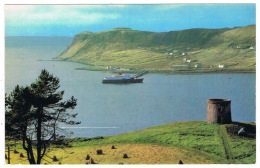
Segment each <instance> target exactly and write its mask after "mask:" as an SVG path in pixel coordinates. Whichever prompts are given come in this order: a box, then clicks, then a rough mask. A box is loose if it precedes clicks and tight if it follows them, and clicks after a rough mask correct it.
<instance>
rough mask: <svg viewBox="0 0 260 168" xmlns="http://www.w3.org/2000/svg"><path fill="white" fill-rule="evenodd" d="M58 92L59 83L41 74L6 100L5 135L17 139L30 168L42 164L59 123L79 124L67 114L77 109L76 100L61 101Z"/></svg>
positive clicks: (72, 114) (51, 77) (45, 74)
mask: <svg viewBox="0 0 260 168" xmlns="http://www.w3.org/2000/svg"><path fill="white" fill-rule="evenodd" d="M59 88H60V85H59V79H58V78H57V77H54V76H53V75H52V74H50V73H49V72H47V71H46V70H42V71H41V74H40V75H39V77H38V78H37V80H36V81H35V82H34V83H32V84H31V85H30V86H27V87H20V86H19V85H18V86H16V88H15V89H14V91H13V92H11V93H10V95H8V96H6V135H9V136H11V137H14V135H19V137H20V138H21V139H22V141H23V148H24V149H25V150H26V153H27V158H28V161H29V163H30V164H41V160H42V158H43V157H44V155H45V153H46V149H47V144H48V143H49V142H50V141H51V140H52V139H53V138H55V137H56V132H55V130H56V128H57V127H58V123H65V124H69V125H76V124H80V122H76V121H73V120H71V119H73V118H75V117H76V116H77V114H74V113H70V111H68V109H74V108H75V107H76V105H77V100H76V99H75V98H74V97H73V96H72V97H71V98H70V99H69V100H67V101H62V99H63V95H64V91H59V90H58V89H59ZM34 142H35V144H36V145H35V146H36V155H35V154H34V150H33V148H34V145H33V143H34ZM35 156H36V158H35Z"/></svg>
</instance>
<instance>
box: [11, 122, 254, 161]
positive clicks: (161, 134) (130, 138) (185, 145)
mask: <svg viewBox="0 0 260 168" xmlns="http://www.w3.org/2000/svg"><path fill="white" fill-rule="evenodd" d="M227 127H228V128H230V127H233V125H232V124H230V125H217V124H208V123H207V122H204V121H190V122H179V123H170V124H165V125H161V126H156V127H151V128H147V129H144V130H140V131H136V132H131V133H125V134H121V135H117V136H110V137H104V138H101V139H99V138H96V139H87V138H75V139H68V142H69V143H70V144H71V145H72V147H70V148H68V147H64V148H55V147H54V146H53V147H51V148H50V150H49V152H48V156H50V157H52V156H54V155H56V156H57V157H58V158H62V157H63V161H62V163H70V161H71V163H78V164H81V163H83V161H84V158H82V156H84V157H85V155H86V152H87V151H92V153H94V149H97V148H102V149H108V148H109V146H111V145H116V146H119V145H120V148H122V149H121V151H122V152H127V149H126V147H125V148H124V146H129V145H133V148H134V147H136V146H138V145H142V146H141V147H143V148H144V150H143V151H141V152H147V151H145V149H148V147H151V146H152V145H159V146H161V147H162V148H163V150H164V151H172V150H174V151H179V152H177V153H180V156H178V155H177V156H176V157H177V158H178V157H179V158H185V159H186V160H185V161H186V162H187V163H203V164H205V163H213V164H228V163H234V164H254V163H255V161H256V140H255V138H245V137H238V136H237V135H230V134H229V133H228V132H227V131H226V128H227ZM147 145H148V146H147ZM141 147H140V148H141ZM157 147H158V146H157ZM16 148H17V150H18V151H23V149H22V148H21V145H18V146H17V147H16ZM143 148H142V149H143ZM227 148H228V149H227ZM136 149H139V148H136ZM156 149H157V148H156ZM149 150H151V149H150V148H149ZM132 152H134V151H132ZM69 153H73V155H72V154H71V155H70V154H69ZM148 153H149V151H148ZM175 153H176V152H175ZM106 155H107V157H110V161H109V158H106V157H105V156H103V158H97V159H99V162H100V163H109V164H110V163H115V162H116V161H118V160H116V161H114V162H113V157H112V158H111V156H110V155H116V154H115V153H114V154H113V153H107V154H106ZM133 155H134V154H133ZM146 155H147V153H146ZM188 155H190V160H189V159H188V158H189V157H187V156H188ZM227 155H228V156H229V157H227ZM195 156H196V159H195V158H194V157H195ZM230 156H231V157H230ZM64 157H66V158H67V159H65V158H64ZM167 157H168V155H167V156H165V158H167ZM46 159H47V160H48V161H49V162H51V160H50V158H49V159H48V158H46ZM82 159H83V160H82ZM136 159H137V158H136ZM136 159H135V158H134V157H132V160H129V163H141V161H138V160H136ZM199 160H200V161H199ZM130 161H131V162H130ZM15 162H16V163H17V162H20V163H24V162H22V161H21V160H19V158H17V157H16V159H15V160H13V163H15ZM143 163H144V164H145V162H143ZM147 163H150V160H147ZM151 163H152V162H151ZM156 163H157V162H156ZM159 163H160V161H159ZM161 163H176V160H168V161H167V160H164V161H163V160H161Z"/></svg>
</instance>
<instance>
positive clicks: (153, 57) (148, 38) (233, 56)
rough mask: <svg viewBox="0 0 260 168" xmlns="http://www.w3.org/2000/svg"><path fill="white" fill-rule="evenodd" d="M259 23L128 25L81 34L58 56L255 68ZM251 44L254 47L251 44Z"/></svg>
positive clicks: (96, 61) (90, 60)
mask: <svg viewBox="0 0 260 168" xmlns="http://www.w3.org/2000/svg"><path fill="white" fill-rule="evenodd" d="M255 29H256V26H255V25H251V26H246V27H237V28H232V29H229V28H224V29H189V30H182V31H170V32H162V33H157V32H147V31H137V30H132V29H128V28H117V29H112V30H110V31H105V32H98V33H91V32H82V33H79V34H77V35H76V36H75V37H74V39H73V42H72V43H71V45H70V46H69V47H68V48H67V49H66V50H65V51H63V52H62V53H61V54H60V56H59V57H58V58H59V59H61V60H69V61H75V62H81V63H88V64H99V65H110V66H131V67H139V68H140V67H143V68H152V67H153V68H154V67H156V68H161V69H165V68H166V69H167V68H171V65H173V64H183V59H184V57H185V58H186V59H191V60H193V61H191V62H193V63H196V64H202V65H204V66H215V65H217V64H222V63H226V64H228V66H229V68H238V69H239V68H255V43H256V39H255V37H256V30H255ZM250 47H251V48H250Z"/></svg>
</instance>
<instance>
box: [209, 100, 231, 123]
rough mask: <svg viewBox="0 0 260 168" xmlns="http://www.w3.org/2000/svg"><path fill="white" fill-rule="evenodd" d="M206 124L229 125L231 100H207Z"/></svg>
mask: <svg viewBox="0 0 260 168" xmlns="http://www.w3.org/2000/svg"><path fill="white" fill-rule="evenodd" d="M207 122H208V123H217V124H229V123H231V122H232V119H231V100H229V99H208V113H207Z"/></svg>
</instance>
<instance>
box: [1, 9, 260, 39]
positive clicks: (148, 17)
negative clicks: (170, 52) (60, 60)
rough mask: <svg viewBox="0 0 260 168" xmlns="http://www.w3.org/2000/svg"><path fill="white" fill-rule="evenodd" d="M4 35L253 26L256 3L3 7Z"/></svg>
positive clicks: (55, 34)
mask: <svg viewBox="0 0 260 168" xmlns="http://www.w3.org/2000/svg"><path fill="white" fill-rule="evenodd" d="M4 8H5V11H4V15H5V36H74V35H75V34H78V33H80V32H82V31H91V32H100V31H106V30H110V29H112V28H116V27H128V28H132V29H135V30H144V31H154V32H166V31H172V30H184V29H190V28H224V27H229V28H233V27H236V26H247V25H251V24H256V5H255V4H163V5H158V4H156V5H5V6H4Z"/></svg>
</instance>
